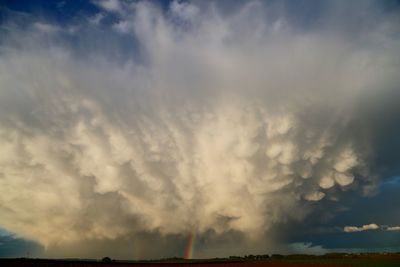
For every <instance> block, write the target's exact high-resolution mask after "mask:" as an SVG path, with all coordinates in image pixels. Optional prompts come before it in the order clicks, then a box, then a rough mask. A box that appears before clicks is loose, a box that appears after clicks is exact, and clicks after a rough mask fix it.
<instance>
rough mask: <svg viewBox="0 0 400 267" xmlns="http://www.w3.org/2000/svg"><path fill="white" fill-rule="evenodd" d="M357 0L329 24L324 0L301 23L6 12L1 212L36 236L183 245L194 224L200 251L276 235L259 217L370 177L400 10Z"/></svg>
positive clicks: (241, 13) (259, 8) (136, 11)
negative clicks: (377, 115) (316, 19)
mask: <svg viewBox="0 0 400 267" xmlns="http://www.w3.org/2000/svg"><path fill="white" fill-rule="evenodd" d="M367 2H368V1H363V2H361V3H359V2H357V3H358V5H354V6H350V7H349V11H348V12H350V13H351V14H354V15H360V16H361V15H363V16H364V17H361V18H360V22H357V23H355V22H354V21H351V20H349V21H348V23H349V27H347V25H346V26H343V25H342V26H341V24H340V23H341V19H342V18H341V17H340V14H341V13H340V12H339V11H340V10H341V9H340V8H341V6H340V5H339V4H332V6H330V7H326V8H327V11H329V12H326V14H323V15H321V21H322V23H321V25H320V27H316V26H315V27H314V28H312V27H311V28H308V29H304V28H302V27H299V25H297V24H295V23H294V21H293V20H291V19H290V16H289V15H288V14H283V13H282V14H280V13H279V12H278V8H277V7H276V6H268V4H264V3H260V2H247V3H243V4H241V5H240V6H238V7H236V8H234V9H233V10H231V11H230V12H222V11H221V7H219V6H218V5H217V4H211V3H210V4H204V3H203V4H201V3H198V4H196V2H193V3H187V2H177V1H174V2H172V3H171V4H170V5H169V6H168V8H167V10H163V9H162V8H161V7H159V6H157V5H155V4H151V3H149V2H129V1H125V2H123V1H111V0H109V1H96V2H94V4H95V5H96V6H97V7H98V8H99V9H100V11H99V12H98V13H97V14H95V15H93V16H89V17H87V18H81V19H80V20H78V22H76V21H74V22H70V23H69V24H68V25H58V24H57V23H55V22H52V21H43V20H38V21H35V20H36V18H30V20H32V21H31V22H32V23H28V25H24V26H20V25H18V23H17V22H14V21H12V19H11V20H10V21H9V22H7V23H6V24H5V26H3V33H2V35H4V38H3V40H2V41H1V45H0V151H1V153H0V215H1V216H0V226H1V227H3V228H5V229H7V230H8V231H11V232H14V233H16V234H18V235H20V236H22V237H24V238H27V239H31V240H34V241H37V242H39V243H41V244H43V245H44V246H46V247H47V249H48V250H49V251H50V252H49V253H51V251H52V248H57V249H59V248H60V247H61V248H62V247H63V246H65V247H68V248H69V249H71V247H73V245H71V244H89V243H90V242H92V243H96V242H97V241H98V242H105V241H107V240H108V241H110V243H112V242H119V241H118V240H122V241H121V242H122V243H123V242H125V241H126V239H127V238H129V239H133V240H141V239H143V238H144V237H143V235H151V238H152V239H156V240H164V239H165V240H167V241H165V244H167V243H168V244H169V243H171V244H174V245H176V246H178V247H179V246H182V242H183V241H182V240H183V239H184V238H185V236H187V235H188V234H189V233H193V232H194V233H196V234H197V235H198V236H203V237H204V240H206V241H204V244H203V245H202V247H201V248H199V252H198V253H199V254H198V255H202V256H207V255H212V253H208V252H207V248H208V247H213V242H215V244H217V243H218V242H222V241H218V240H219V239H218V237H223V236H226V235H227V234H229V233H234V234H232V235H237V236H240V238H239V237H238V239H240V240H242V244H248V243H247V242H250V243H252V244H253V243H254V244H256V245H255V246H257V247H258V248H259V249H266V248H268V247H269V246H270V245H269V244H272V242H279V243H282V244H284V240H282V238H281V237H279V234H276V233H275V234H274V235H273V234H271V233H270V232H271V229H273V228H274V229H275V228H276V227H277V226H279V225H280V224H290V223H295V222H301V221H302V220H304V219H305V218H307V217H308V216H313V214H315V210H316V208H318V209H319V210H320V209H322V208H323V207H324V205H326V204H327V203H331V202H338V203H340V202H341V199H342V196H343V195H349V194H353V195H354V196H355V197H365V196H368V195H371V194H374V193H375V192H376V185H377V183H378V182H379V179H380V178H382V177H380V175H379V170H378V169H374V167H376V166H375V165H376V164H375V163H374V151H375V150H376V147H374V144H375V143H376V140H377V139H376V136H377V135H376V129H374V127H371V126H373V125H375V123H377V122H375V121H368V119H367V116H366V115H365V114H366V111H365V109H364V104H365V103H368V102H369V101H370V96H381V95H385V94H386V95H390V94H393V88H395V87H396V86H397V87H398V85H399V84H400V76H399V75H398V73H400V64H399V62H400V61H399V59H400V45H399V38H398V36H399V31H398V29H399V27H398V26H399V25H398V16H381V15H380V14H379V13H377V11H376V10H375V8H374V5H367V4H365V3H367ZM336 3H337V2H336ZM368 3H369V2H368ZM370 21H373V23H371V22H370ZM109 38H110V39H112V40H109ZM71 39H72V40H73V41H71ZM386 95H385V96H386ZM376 103H377V104H376ZM376 103H375V105H376V106H378V107H381V104H380V98H379V97H376ZM382 103H383V101H382ZM366 121H368V123H365V122H366ZM394 223H395V222H394ZM210 235H212V236H213V238H211V241H207V238H206V237H207V236H210ZM124 240H125V241H124ZM138 242H139V241H138ZM207 242H209V243H207ZM92 243H90V244H92ZM135 246H136V245H135ZM149 246H150V245H148V244H147V248H148V247H149ZM238 246H239V248H240V245H238ZM243 246H244V245H243ZM246 246H247V245H246ZM78 247H79V246H78ZM87 247H89V246H86V249H87V250H89V248H87ZM143 247H144V248H143V250H145V251H144V252H143V254H144V257H149V256H154V255H157V254H154V253H156V252H154V251H146V249H147V248H146V245H143ZM79 249H80V250H85V246H84V245H82V246H80V248H79ZM152 249H154V250H157V249H160V250H162V249H163V247H162V245H160V248H158V247H153V248H152ZM147 250H149V249H147ZM54 251H56V252H54V253H55V255H60V254H57V253H59V252H57V251H58V250H54ZM226 251H228V252H230V251H229V248H227V249H226ZM75 253H76V252H75ZM90 253H92V254H90V255H96V253H97V252H93V251H91V252H90ZM151 253H153V254H151ZM170 253H171V254H173V253H176V252H174V251H173V252H170ZM223 253H225V252H223ZM61 254H62V253H61ZM67 255H69V254H67ZM96 256H97V255H96ZM119 256H121V255H119ZM121 257H130V254H129V253H128V252H127V253H126V254H124V255H122V256H121Z"/></svg>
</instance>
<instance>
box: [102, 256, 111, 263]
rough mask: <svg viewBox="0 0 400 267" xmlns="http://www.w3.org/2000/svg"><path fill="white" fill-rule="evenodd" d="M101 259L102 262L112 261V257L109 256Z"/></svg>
mask: <svg viewBox="0 0 400 267" xmlns="http://www.w3.org/2000/svg"><path fill="white" fill-rule="evenodd" d="M101 261H102V262H111V258H109V257H104V258H103V259H102V260H101Z"/></svg>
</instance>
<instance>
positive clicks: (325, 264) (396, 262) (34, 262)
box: [0, 258, 400, 267]
mask: <svg viewBox="0 0 400 267" xmlns="http://www.w3.org/2000/svg"><path fill="white" fill-rule="evenodd" d="M0 266H4V267H30V266H40V267H208V266H212V267H286V266H287V267H296V266H298V267H307V266H311V267H335V266H348V267H351V266H365V267H400V258H368V259H367V258H364V259H363V258H358V259H305V260H303V259H279V260H276V259H266V260H263V261H261V262H252V261H240V262H232V261H209V262H207V261H183V262H157V263H155V262H123V261H115V262H101V261H78V260H76V261H75V260H41V259H0Z"/></svg>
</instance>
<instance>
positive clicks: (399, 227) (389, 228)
mask: <svg viewBox="0 0 400 267" xmlns="http://www.w3.org/2000/svg"><path fill="white" fill-rule="evenodd" d="M386 230H388V231H400V226H391V227H388V228H386Z"/></svg>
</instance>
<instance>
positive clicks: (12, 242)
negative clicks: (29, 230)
mask: <svg viewBox="0 0 400 267" xmlns="http://www.w3.org/2000/svg"><path fill="white" fill-rule="evenodd" d="M42 251H43V247H42V246H41V245H39V244H37V243H35V242H33V241H29V240H25V239H23V238H19V237H16V236H14V235H13V234H11V233H9V232H6V231H4V230H1V231H0V257H7V258H14V257H31V256H36V255H38V254H40V253H41V252H42Z"/></svg>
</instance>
